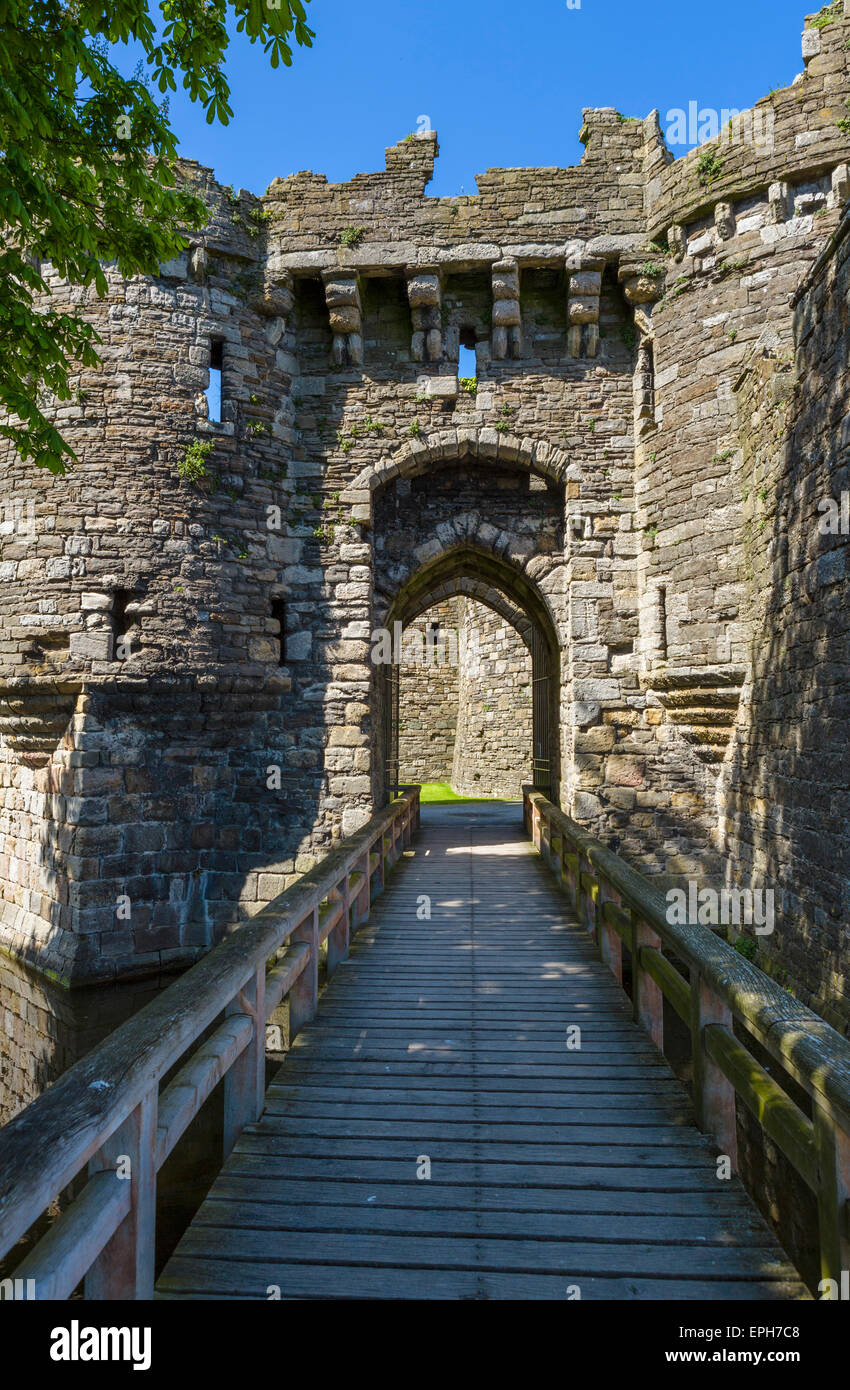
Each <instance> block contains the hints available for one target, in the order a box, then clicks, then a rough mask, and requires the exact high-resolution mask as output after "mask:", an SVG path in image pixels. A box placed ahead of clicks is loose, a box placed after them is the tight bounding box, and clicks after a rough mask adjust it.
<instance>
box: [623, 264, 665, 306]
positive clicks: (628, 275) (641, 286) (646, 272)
mask: <svg viewBox="0 0 850 1390" xmlns="http://www.w3.org/2000/svg"><path fill="white" fill-rule="evenodd" d="M654 269H656V267H654V266H653V263H652V259H651V258H650V259H649V260H648V261H646V262H644V263H643V264H640V263H639V262H631V261H623V262H621V264H620V268H619V270H618V271H617V279H618V280H619V282H620V284H621V285H622V287H623V294H624V295H625V296H626V299H627V301H628V302H629V304H631V305H632V306H633V307H634V306H636V305H638V304H653V303H654V302H655V300H656V299H660V298H661V296H662V294H663V293H664V278H665V274H666V272H665V270H664V267H663V266H660V267H657V272H658V273H657V274H653V273H651V272H652V271H653V270H654Z"/></svg>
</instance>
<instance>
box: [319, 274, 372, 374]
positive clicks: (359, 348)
mask: <svg viewBox="0 0 850 1390" xmlns="http://www.w3.org/2000/svg"><path fill="white" fill-rule="evenodd" d="M322 280H323V281H324V286H325V303H326V304H327V306H328V315H329V317H330V324H331V333H332V334H333V345H332V347H331V362H332V363H333V365H334V366H335V367H344V366H346V365H350V366H352V367H360V366H362V365H363V319H362V310H361V305H360V287H359V285H358V283H357V277H356V275H346V274H345V273H340V272H339V271H325V272H324V273H323V275H322Z"/></svg>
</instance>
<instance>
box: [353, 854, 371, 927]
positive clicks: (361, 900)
mask: <svg viewBox="0 0 850 1390" xmlns="http://www.w3.org/2000/svg"><path fill="white" fill-rule="evenodd" d="M371 861H372V846H371V845H367V846H366V854H365V856H364V858H363V860H362V861H361V863H362V866H363V876H364V878H365V880H366V882H365V884H362V885H361V888H360V896H359V897H358V899H357V902H358V907H357V909H356V911H355V913H354V917H355V921H356V923H357V926H358V927H359V926H360V924H361V923H362V922H366V921H368V920H369V913H370V912H371V910H372V862H371ZM359 867H360V865H358V868H359Z"/></svg>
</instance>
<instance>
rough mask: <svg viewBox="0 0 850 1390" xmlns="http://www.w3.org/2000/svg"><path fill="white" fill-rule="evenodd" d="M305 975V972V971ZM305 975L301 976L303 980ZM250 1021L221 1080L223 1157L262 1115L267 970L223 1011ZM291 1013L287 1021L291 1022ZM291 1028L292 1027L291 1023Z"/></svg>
mask: <svg viewBox="0 0 850 1390" xmlns="http://www.w3.org/2000/svg"><path fill="white" fill-rule="evenodd" d="M305 973H306V972H305ZM303 978H304V976H303V975H302V976H301V979H302V980H303ZM224 1012H225V1015H228V1014H248V1015H249V1016H250V1017H251V1019H252V1020H253V1025H254V1026H253V1032H252V1034H251V1041H250V1043H249V1044H248V1046H247V1047H246V1048H245V1050H244V1052H241V1053H240V1054H239V1056H238V1057H237V1058H236V1061H235V1062H234V1063H233V1066H232V1067H230V1068H229V1070H228V1072H227V1074H226V1076H225V1078H224V1156H225V1158H226V1157H227V1155H228V1154H229V1153H230V1152H231V1150H232V1149H233V1146H234V1145H235V1143H236V1140H237V1139H238V1138H239V1135H240V1134H241V1133H242V1131H243V1129H244V1128H245V1126H246V1125H251V1124H256V1122H257V1120H258V1119H259V1118H260V1116H261V1115H262V1113H263V1099H264V1097H265V1093H266V970H265V965H264V966H263V968H262V970H258V971H257V972H256V974H255V975H253V976H252V978H251V979H250V980H249V981H248V983H247V985H246V986H245V988H244V989H242V990H240V991H239V993H238V994H237V995H236V997H235V998H234V999H231V1001H230V1003H229V1004H228V1005H227V1008H226V1009H225V1011H224ZM291 1017H292V1015H291V1013H290V1020H291ZM290 1027H291V1024H290Z"/></svg>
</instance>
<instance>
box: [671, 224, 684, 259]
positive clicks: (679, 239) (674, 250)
mask: <svg viewBox="0 0 850 1390" xmlns="http://www.w3.org/2000/svg"><path fill="white" fill-rule="evenodd" d="M667 245H668V246H669V247H670V254H671V255H672V257H673V260H674V261H683V260H684V259H685V252H686V251H687V249H688V238H687V236H686V234H685V229H684V227H683V226H682V224H681V223H680V222H674V223H673V224H672V226H670V227H668V229H667Z"/></svg>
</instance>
